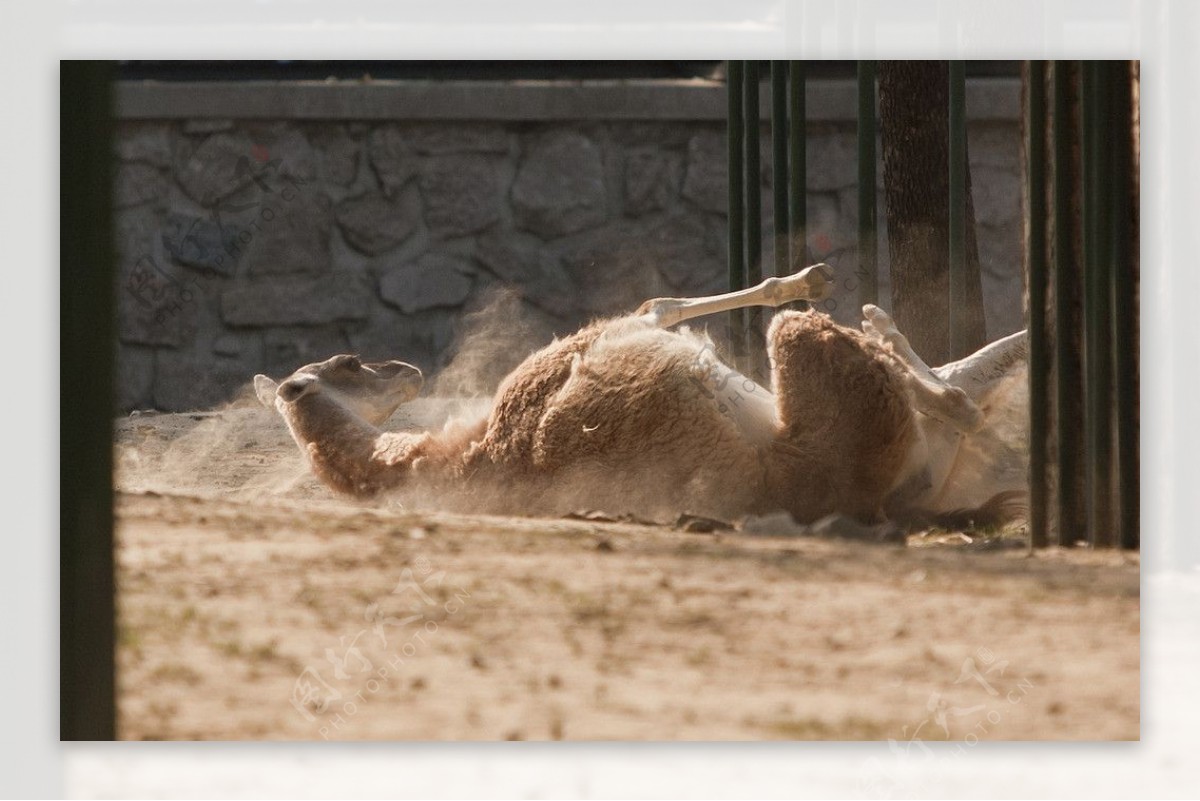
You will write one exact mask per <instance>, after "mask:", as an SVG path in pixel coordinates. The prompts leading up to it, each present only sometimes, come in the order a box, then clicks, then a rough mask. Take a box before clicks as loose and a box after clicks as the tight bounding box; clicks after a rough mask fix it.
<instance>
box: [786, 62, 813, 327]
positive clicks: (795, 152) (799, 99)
mask: <svg viewBox="0 0 1200 801" xmlns="http://www.w3.org/2000/svg"><path fill="white" fill-rule="evenodd" d="M788 72H789V73H790V74H789V75H788V80H789V86H788V89H789V90H790V95H791V115H792V122H791V127H790V128H788V134H789V136H788V168H789V172H790V174H791V177H790V180H789V181H788V183H789V186H790V192H789V194H790V196H791V198H790V199H791V206H790V208H791V217H790V219H789V227H790V228H791V231H792V234H791V252H790V255H789V263H790V264H791V270H789V272H796V271H798V270H800V269H802V268H804V267H807V266H808V264H807V261H808V253H807V252H806V245H807V243H808V230H807V229H808V209H807V207H806V205H805V204H806V202H807V197H808V196H807V191H806V188H807V186H808V164H807V162H806V161H805V159H806V158H807V156H806V153H805V144H806V143H805V139H806V137H807V133H808V112H807V106H806V105H805V104H806V100H807V99H806V98H805V96H804V89H805V81H804V62H803V61H792V62H790V63H789V65H788ZM804 305H805V306H806V305H807V303H804Z"/></svg>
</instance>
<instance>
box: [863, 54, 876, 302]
mask: <svg viewBox="0 0 1200 801" xmlns="http://www.w3.org/2000/svg"><path fill="white" fill-rule="evenodd" d="M875 128H876V126H875V62H874V61H860V62H858V269H859V274H860V276H861V277H862V283H861V286H862V291H861V292H860V294H859V298H858V300H859V303H863V304H865V303H878V302H879V275H878V268H877V264H878V261H879V256H878V254H879V242H878V241H877V239H876V236H875V230H876V224H875V203H876V196H875Z"/></svg>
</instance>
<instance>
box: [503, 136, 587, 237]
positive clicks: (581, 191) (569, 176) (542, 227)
mask: <svg viewBox="0 0 1200 801" xmlns="http://www.w3.org/2000/svg"><path fill="white" fill-rule="evenodd" d="M607 207H608V198H607V193H606V190H605V186H604V164H603V161H602V160H601V157H600V148H598V147H597V146H596V144H595V143H594V142H593V141H592V140H591V139H588V138H587V137H586V136H583V135H582V134H580V133H577V132H575V131H562V130H560V131H553V132H551V133H548V134H545V135H542V136H540V137H539V138H537V139H536V140H535V141H534V142H533V143H532V144H531V146H530V147H529V150H528V152H527V153H526V154H525V156H524V158H523V159H522V160H521V164H520V166H519V167H518V168H517V175H516V179H515V180H514V182H513V187H512V208H513V217H514V219H515V220H516V223H517V226H518V227H520V228H522V229H524V230H527V231H531V232H532V233H535V234H537V235H538V236H540V237H542V238H543V239H554V238H556V237H560V236H565V235H567V234H571V233H575V232H577V231H582V230H584V229H586V228H592V227H594V226H597V225H599V224H601V223H602V222H604V220H605V219H606V218H607V216H608V208H607Z"/></svg>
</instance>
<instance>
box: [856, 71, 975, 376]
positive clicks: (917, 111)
mask: <svg viewBox="0 0 1200 801" xmlns="http://www.w3.org/2000/svg"><path fill="white" fill-rule="evenodd" d="M949 81H950V77H949V66H948V65H947V63H946V62H945V61H881V62H879V123H880V134H881V137H882V144H883V183H884V198H885V212H886V215H887V230H888V253H889V255H890V257H891V280H892V314H893V316H894V317H895V319H896V325H897V326H898V327H899V328H900V330H901V331H903V332H904V333H905V335H906V336H907V337H908V340H909V342H911V343H912V346H913V349H914V350H916V352H917V353H919V354H920V355H921V357H922V358H924V359H925V360H926V361H928V362H929V363H930V364H935V365H936V364H944V363H945V362H947V361H949V360H950V358H951V357H950V333H949V331H950V326H949V320H950V315H949V307H950V231H949V216H950V211H949V210H950V197H949V196H950V166H949V165H950V147H949V130H950V124H949V108H950V88H949ZM966 244H967V254H966V255H967V259H966V268H967V275H966V290H967V310H966V315H965V323H966V337H965V344H966V347H967V349H968V350H970V351H973V350H977V349H978V348H981V347H983V345H985V344H986V343H987V329H986V327H985V325H984V315H983V285H982V282H981V279H980V274H979V246H978V244H977V243H976V239H975V204H974V202H973V201H972V199H971V176H970V171H969V170H968V172H967V213H966Z"/></svg>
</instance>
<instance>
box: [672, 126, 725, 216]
mask: <svg viewBox="0 0 1200 801" xmlns="http://www.w3.org/2000/svg"><path fill="white" fill-rule="evenodd" d="M683 196H684V197H685V198H687V199H688V200H690V201H691V202H693V203H695V204H696V205H697V206H699V207H700V208H702V209H704V210H705V211H715V212H717V213H719V214H727V213H728V211H729V161H728V153H727V152H726V147H725V134H724V133H722V132H717V131H702V132H700V133H698V134H696V135H695V136H693V137H692V138H691V139H689V140H688V148H687V172H686V173H685V175H684V178H683Z"/></svg>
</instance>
